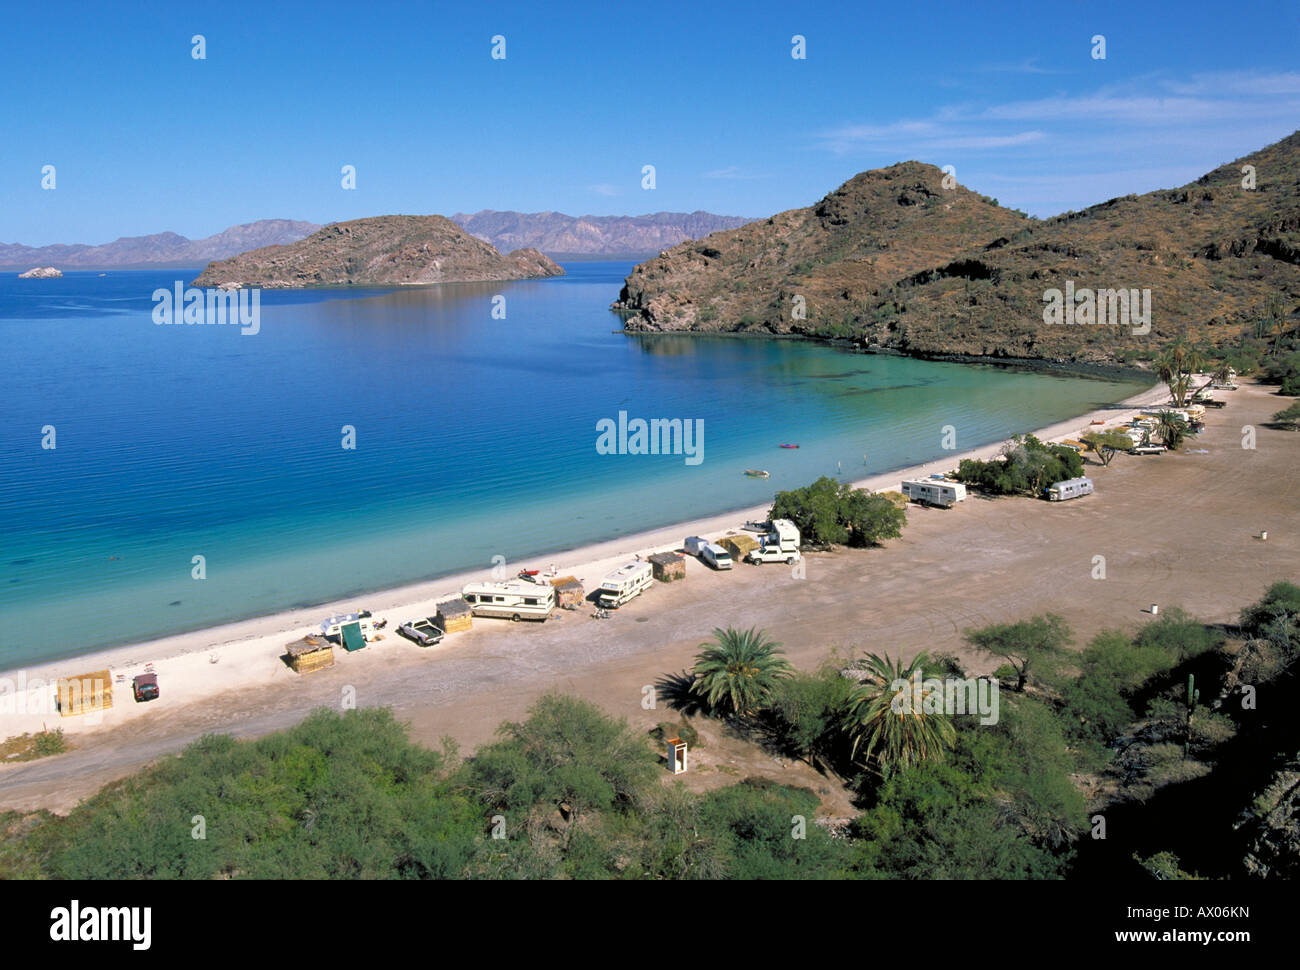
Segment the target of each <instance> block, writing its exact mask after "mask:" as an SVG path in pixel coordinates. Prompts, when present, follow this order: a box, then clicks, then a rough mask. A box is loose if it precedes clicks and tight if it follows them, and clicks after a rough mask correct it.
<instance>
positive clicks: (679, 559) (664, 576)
mask: <svg viewBox="0 0 1300 970" xmlns="http://www.w3.org/2000/svg"><path fill="white" fill-rule="evenodd" d="M647 558H648V559H649V560H650V569H651V571H652V572H653V573H654V577H655V579H657V580H659V581H660V582H661V583H671V582H673V581H674V580H678V579H685V578H686V558H685V557H684V556H682V555H681V554H680V553H676V552H656V553H652V554H651V555H650V556H648V557H647Z"/></svg>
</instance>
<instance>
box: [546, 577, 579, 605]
mask: <svg viewBox="0 0 1300 970" xmlns="http://www.w3.org/2000/svg"><path fill="white" fill-rule="evenodd" d="M551 585H552V586H554V587H555V602H556V604H557V605H558V606H560V607H562V608H564V609H566V610H569V609H574V608H576V607H579V606H581V605H582V601H583V599H584V598H585V597H586V595H587V591H586V590H585V589H583V588H582V583H581V582H580V581H579V580H578V577H577V576H557V577H555V578H554V579H552V580H551Z"/></svg>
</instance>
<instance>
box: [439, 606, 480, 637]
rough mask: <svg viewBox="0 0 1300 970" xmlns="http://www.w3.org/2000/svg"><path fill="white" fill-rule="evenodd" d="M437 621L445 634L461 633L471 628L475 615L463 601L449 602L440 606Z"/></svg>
mask: <svg viewBox="0 0 1300 970" xmlns="http://www.w3.org/2000/svg"><path fill="white" fill-rule="evenodd" d="M437 620H438V626H440V627H442V632H443V633H459V632H460V631H462V630H468V629H469V628H470V624H471V623H472V622H473V620H474V614H473V613H472V612H471V611H470V605H469V604H468V603H466V602H465V601H464V600H463V599H454V600H447V602H445V603H439V604H438V616H437Z"/></svg>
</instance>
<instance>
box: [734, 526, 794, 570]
mask: <svg viewBox="0 0 1300 970" xmlns="http://www.w3.org/2000/svg"><path fill="white" fill-rule="evenodd" d="M799 538H800V537H799V527H798V526H797V525H795V524H794V523H793V522H791V521H790V520H789V519H776V520H775V521H774V522H773V523H772V528H771V531H770V532H768V533H767V534H766V535H765V536H763V537H762V538H761V540H760V542H761V545H760V546H759V547H758V548H757V549H751V550H750V551H749V555H748V556H746V557H745V558H746V559H748V560H749V561H750V562H752V563H765V562H784V563H790V564H794V563H796V562H798V561H799V560H800V559H801V558H803V557H802V554H801V553H800V552H799Z"/></svg>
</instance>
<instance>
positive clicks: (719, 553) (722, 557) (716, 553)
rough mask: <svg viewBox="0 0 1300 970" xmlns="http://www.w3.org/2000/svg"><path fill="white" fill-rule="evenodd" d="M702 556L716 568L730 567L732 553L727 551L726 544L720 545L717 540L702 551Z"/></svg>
mask: <svg viewBox="0 0 1300 970" xmlns="http://www.w3.org/2000/svg"><path fill="white" fill-rule="evenodd" d="M700 558H701V559H703V560H704V561H705V562H707V563H708V564H709V565H710V566H712V567H713V568H714V569H730V568H731V565H732V562H731V553H729V552H727V550H726V547H725V546H720V545H718V544H717V543H716V542H710V543H708V544H707V545H705V547H704V551H703V552H701V553H700Z"/></svg>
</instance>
